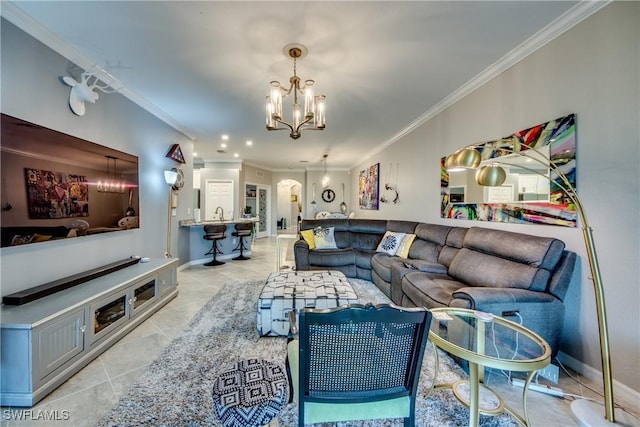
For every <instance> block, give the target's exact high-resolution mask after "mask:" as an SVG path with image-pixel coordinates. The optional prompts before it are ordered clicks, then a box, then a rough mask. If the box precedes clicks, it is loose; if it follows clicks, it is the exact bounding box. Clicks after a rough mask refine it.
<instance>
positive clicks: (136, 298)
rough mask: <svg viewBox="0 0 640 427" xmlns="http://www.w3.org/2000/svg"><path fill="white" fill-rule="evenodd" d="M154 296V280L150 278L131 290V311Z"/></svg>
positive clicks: (134, 310) (136, 309)
mask: <svg viewBox="0 0 640 427" xmlns="http://www.w3.org/2000/svg"><path fill="white" fill-rule="evenodd" d="M155 296H156V281H155V280H151V281H150V282H147V283H145V284H144V285H142V286H138V287H137V288H135V289H134V290H133V312H134V313H135V312H136V311H138V310H139V309H140V307H142V306H143V305H144V304H145V303H146V302H148V301H150V300H152V299H153V298H154V297H155Z"/></svg>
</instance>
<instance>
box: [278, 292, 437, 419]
mask: <svg viewBox="0 0 640 427" xmlns="http://www.w3.org/2000/svg"><path fill="white" fill-rule="evenodd" d="M289 318H290V322H291V325H292V328H291V330H292V337H294V336H295V335H297V336H298V338H297V339H292V340H291V341H290V342H289V344H288V349H287V351H288V357H287V367H288V368H289V371H290V378H291V381H292V386H293V390H294V393H293V394H294V396H293V397H294V399H295V400H296V401H297V402H298V411H299V420H298V425H299V426H303V425H304V424H305V423H319V422H336V421H348V420H368V419H382V418H404V425H405V426H414V425H415V402H416V392H417V389H418V380H419V377H420V368H421V365H422V358H423V355H424V349H425V345H426V342H427V336H428V332H429V325H430V324H431V312H429V311H428V310H426V309H422V308H402V307H398V306H395V305H392V304H391V305H389V304H381V305H376V306H374V305H371V304H367V305H366V306H362V305H359V304H353V305H347V306H341V307H337V308H333V309H324V310H318V309H303V310H301V311H300V314H299V319H298V320H297V322H296V316H295V313H294V312H293V311H292V312H290V316H289ZM296 323H297V324H296Z"/></svg>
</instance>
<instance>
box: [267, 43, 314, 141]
mask: <svg viewBox="0 0 640 427" xmlns="http://www.w3.org/2000/svg"><path fill="white" fill-rule="evenodd" d="M283 52H284V54H285V55H287V56H288V57H290V58H292V59H293V76H292V77H290V78H289V88H288V89H285V88H284V87H282V85H281V84H280V82H278V81H275V80H274V81H272V82H271V93H270V95H269V96H267V111H266V113H267V130H284V129H289V130H290V131H291V132H290V133H289V136H290V137H291V138H292V139H298V138H300V132H301V131H303V130H323V129H324V126H325V96H324V95H318V96H315V95H314V92H313V85H314V83H315V82H314V81H313V80H305V81H304V85H303V86H300V77H298V75H297V74H296V61H297V60H298V58H304V57H305V56H306V55H307V48H306V47H304V46H302V45H301V44H296V43H294V44H290V45H287V46H285V47H284V49H283ZM289 95H293V118H292V123H291V124H289V123H287V122H285V121H284V120H283V118H282V98H286V97H287V96H289ZM298 95H300V96H301V97H303V98H304V106H303V105H301V104H299V103H298ZM303 107H304V110H303ZM280 125H283V126H280Z"/></svg>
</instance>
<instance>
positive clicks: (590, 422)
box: [445, 139, 637, 426]
mask: <svg viewBox="0 0 640 427" xmlns="http://www.w3.org/2000/svg"><path fill="white" fill-rule="evenodd" d="M510 141H511V140H509V139H505V140H499V141H497V142H499V143H500V146H499V147H496V150H497V151H499V152H501V153H506V154H514V155H517V156H521V157H523V158H526V159H530V160H532V161H535V162H537V163H539V164H542V165H543V166H544V167H545V169H548V170H550V171H551V172H553V173H555V174H557V176H558V178H559V180H554V183H555V184H556V185H558V187H559V188H560V189H562V191H563V192H564V193H565V194H566V195H567V197H568V198H569V199H570V200H571V202H572V203H573V204H574V205H575V207H576V211H577V213H578V216H579V218H580V222H581V225H582V235H583V238H584V244H585V247H586V249H587V258H588V261H589V268H590V270H591V276H592V280H593V286H594V291H595V299H596V312H597V316H598V329H599V337H600V355H601V357H602V377H603V384H604V406H605V408H604V409H605V414H604V419H603V417H602V408H601V407H600V405H599V404H597V403H595V402H592V401H589V400H586V399H578V400H575V401H573V402H572V403H571V410H572V412H573V414H574V416H575V417H576V418H577V420H578V422H579V423H580V424H581V425H584V426H602V425H603V424H605V423H606V424H609V423H611V424H612V423H616V418H618V420H617V421H618V423H620V424H623V425H637V420H636V419H635V418H634V417H633V416H631V415H630V414H628V413H626V412H624V411H622V410H620V409H618V410H617V411H616V410H614V400H613V383H612V373H611V357H610V356H611V353H610V350H609V330H608V327H607V311H606V305H605V302H604V288H603V286H602V277H601V276H600V265H599V263H598V257H597V256H596V248H595V244H594V242H593V233H592V229H591V227H590V226H589V223H588V221H587V216H586V214H585V211H584V208H583V206H582V202H581V200H580V198H579V197H578V194H577V193H576V189H575V187H574V186H573V185H572V184H571V182H570V181H569V179H568V178H567V176H566V175H565V174H564V172H562V170H561V169H560V167H559V166H558V165H557V164H555V163H554V162H553V161H551V160H550V159H549V158H548V156H546V155H544V154H543V153H542V152H541V151H539V150H537V149H535V148H532V147H530V148H527V149H526V150H524V151H520V150H517V149H515V148H514V147H518V146H519V145H516V144H513V143H511V144H509V143H510ZM504 143H507V145H506V146H505V145H503V144H504ZM479 148H482V147H481V146H480V145H475V144H473V145H469V146H467V147H464V148H462V149H460V150H458V151H456V152H455V153H454V154H452V155H450V156H448V157H447V158H446V160H445V168H446V169H447V171H460V170H467V169H475V170H476V182H477V183H478V184H479V185H482V186H489V187H496V186H500V185H502V184H503V183H504V181H505V179H506V172H505V170H504V169H503V168H502V166H500V165H505V166H517V167H518V168H520V169H525V170H527V171H529V172H531V173H534V174H536V175H539V176H543V177H545V178H546V179H547V180H549V181H551V178H550V177H549V175H545V174H542V173H540V172H539V171H537V170H535V169H530V168H526V167H523V166H522V165H514V164H510V163H509V159H506V160H503V159H501V158H500V157H497V158H491V159H490V161H491V163H490V164H487V165H483V166H481V165H480V163H481V161H482V156H481V155H480V152H479V151H478V149H479ZM484 148H486V146H485V147H484ZM541 159H546V161H543V160H541ZM606 424H605V425H606Z"/></svg>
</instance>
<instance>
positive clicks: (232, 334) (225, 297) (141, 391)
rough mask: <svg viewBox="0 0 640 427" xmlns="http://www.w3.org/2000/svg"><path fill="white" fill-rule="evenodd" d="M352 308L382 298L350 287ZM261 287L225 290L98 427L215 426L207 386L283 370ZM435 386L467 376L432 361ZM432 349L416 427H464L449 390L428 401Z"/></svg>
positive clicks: (282, 345) (367, 285) (287, 419)
mask: <svg viewBox="0 0 640 427" xmlns="http://www.w3.org/2000/svg"><path fill="white" fill-rule="evenodd" d="M350 281H351V283H352V285H353V288H354V290H355V292H356V294H357V295H358V299H359V302H361V303H366V302H373V303H386V302H389V300H388V299H387V297H386V296H385V295H384V294H383V293H382V292H381V291H380V290H378V288H376V286H375V285H373V284H372V283H371V282H367V281H364V280H358V279H351V280H350ZM262 286H263V282H262V281H247V282H233V281H232V282H230V283H227V284H225V285H224V286H223V287H222V288H221V290H220V292H218V293H217V294H216V295H215V296H214V297H213V298H212V299H211V300H210V301H209V302H208V303H207V304H206V305H205V306H204V307H203V308H202V309H201V310H200V312H199V313H198V314H197V315H196V316H194V318H193V319H192V320H191V322H190V324H189V326H188V327H187V328H186V329H185V330H184V331H182V332H181V333H179V334H178V336H177V337H176V338H175V339H174V340H173V341H172V342H171V344H169V345H168V346H167V348H166V349H164V350H163V351H162V353H161V354H160V356H158V358H157V359H156V360H155V361H154V362H152V363H151V364H150V365H149V367H148V368H147V370H146V371H145V372H144V373H143V374H141V376H140V377H139V378H138V379H137V380H136V382H135V383H134V384H133V385H132V386H131V388H130V389H129V390H128V392H127V393H126V394H125V395H124V397H123V398H122V399H121V400H120V402H118V403H117V404H116V405H115V406H114V407H113V408H112V409H111V411H110V412H108V413H107V414H106V415H105V416H104V417H103V418H102V419H101V420H100V422H99V423H98V426H194V427H195V426H221V424H220V422H219V421H218V420H217V418H216V416H215V414H214V412H213V403H212V386H213V382H214V381H215V379H216V377H217V376H218V375H219V374H220V373H221V372H222V371H224V370H225V368H227V367H229V366H231V365H232V364H233V362H235V361H238V360H243V359H252V358H256V359H264V360H268V361H273V362H276V363H280V364H281V365H282V366H284V362H285V355H286V338H284V337H262V338H261V337H259V336H258V333H257V328H256V309H257V301H258V296H259V294H260V291H261V289H262ZM439 360H440V364H439V369H438V378H437V382H438V383H451V382H454V381H456V380H458V379H460V378H465V377H466V374H465V373H464V371H463V370H462V369H460V367H459V366H458V365H457V364H455V363H454V362H453V360H452V359H450V358H449V357H448V356H446V355H445V354H444V353H442V352H440V353H439ZM433 365H434V355H433V348H432V346H431V345H429V344H428V345H427V351H426V354H425V358H424V363H423V366H422V372H421V377H420V384H419V398H418V401H417V405H416V406H417V408H416V424H417V425H418V426H425V427H427V426H464V425H467V424H468V422H469V411H468V409H466V408H465V407H464V406H462V404H460V403H459V402H458V401H457V400H456V398H455V397H454V396H453V394H452V393H451V391H448V390H434V391H433V392H432V393H431V394H429V390H430V388H431V384H432V383H433V376H434V369H433ZM278 422H279V426H281V427H289V426H296V425H297V422H298V416H297V407H296V405H295V404H289V405H287V406H286V407H285V409H284V410H283V411H282V412H281V413H280V416H279V418H278ZM480 424H481V425H482V426H488V427H508V426H514V425H517V424H516V422H515V420H514V419H513V418H511V417H510V416H509V415H506V414H503V415H499V416H495V417H489V416H484V415H481V418H480ZM401 425H403V424H402V420H372V421H361V422H360V421H359V422H349V423H337V424H317V426H322V427H324V426H340V427H346V426H353V427H380V426H401Z"/></svg>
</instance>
